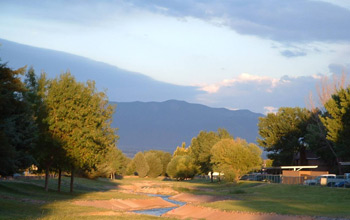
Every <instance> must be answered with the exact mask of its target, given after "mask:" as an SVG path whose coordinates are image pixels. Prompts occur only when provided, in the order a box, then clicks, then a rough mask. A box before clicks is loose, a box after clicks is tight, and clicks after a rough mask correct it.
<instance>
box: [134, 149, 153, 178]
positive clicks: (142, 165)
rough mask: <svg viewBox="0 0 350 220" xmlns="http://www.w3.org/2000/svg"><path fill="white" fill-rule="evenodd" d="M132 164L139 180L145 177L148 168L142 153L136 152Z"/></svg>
mask: <svg viewBox="0 0 350 220" xmlns="http://www.w3.org/2000/svg"><path fill="white" fill-rule="evenodd" d="M133 162H134V164H135V170H136V172H137V174H138V176H139V177H141V178H143V177H145V176H147V173H148V171H149V166H148V163H147V161H146V159H145V156H144V155H143V153H142V152H138V153H137V154H136V155H135V157H134V159H133Z"/></svg>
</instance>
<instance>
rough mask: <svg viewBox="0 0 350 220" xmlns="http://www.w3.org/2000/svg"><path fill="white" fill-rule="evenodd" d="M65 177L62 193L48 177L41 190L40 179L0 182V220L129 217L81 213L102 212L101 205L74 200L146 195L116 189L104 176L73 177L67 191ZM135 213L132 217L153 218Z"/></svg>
mask: <svg viewBox="0 0 350 220" xmlns="http://www.w3.org/2000/svg"><path fill="white" fill-rule="evenodd" d="M69 181H70V179H69V178H66V177H65V178H63V179H62V188H61V189H62V192H61V193H58V192H56V188H57V183H56V180H50V182H49V192H45V191H44V190H43V185H44V180H39V179H36V180H33V179H31V180H2V181H0V219H72V218H73V219H130V216H128V215H122V216H83V214H84V213H87V212H95V211H96V212H98V211H106V210H105V209H101V208H94V207H84V206H78V205H74V204H73V203H72V202H73V201H74V200H97V199H112V198H114V199H129V198H148V197H147V196H144V195H137V194H126V193H121V192H118V191H117V190H116V189H118V185H119V183H117V182H116V181H109V180H107V179H99V180H88V179H83V178H75V192H74V193H72V194H71V193H69ZM155 218H156V217H152V216H150V217H149V216H144V215H135V216H132V219H155Z"/></svg>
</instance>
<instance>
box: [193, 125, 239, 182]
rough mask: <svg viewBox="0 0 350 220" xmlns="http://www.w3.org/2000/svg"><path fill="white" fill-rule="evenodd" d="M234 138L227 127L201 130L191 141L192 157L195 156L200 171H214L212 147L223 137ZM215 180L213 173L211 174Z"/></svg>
mask: <svg viewBox="0 0 350 220" xmlns="http://www.w3.org/2000/svg"><path fill="white" fill-rule="evenodd" d="M226 138H231V139H232V138H233V137H232V136H231V135H230V134H229V133H228V132H227V130H225V129H218V131H217V132H213V131H211V132H206V131H201V132H200V133H199V134H198V136H197V137H194V138H193V139H192V141H191V157H193V158H194V160H195V163H196V165H198V166H199V168H200V172H202V173H205V174H207V173H208V172H211V173H212V172H213V163H212V162H211V157H212V154H211V149H212V147H213V146H214V145H215V144H216V143H217V142H219V141H220V140H221V139H226ZM211 181H213V175H211Z"/></svg>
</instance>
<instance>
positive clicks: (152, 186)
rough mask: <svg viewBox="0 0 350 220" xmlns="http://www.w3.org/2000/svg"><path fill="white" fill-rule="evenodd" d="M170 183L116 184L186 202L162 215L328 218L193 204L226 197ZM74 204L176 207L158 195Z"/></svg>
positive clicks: (120, 209) (114, 211) (121, 211)
mask: <svg viewBox="0 0 350 220" xmlns="http://www.w3.org/2000/svg"><path fill="white" fill-rule="evenodd" d="M171 186H172V185H171V183H170V184H169V183H155V182H152V181H142V182H134V183H133V184H132V185H122V186H119V187H118V191H120V192H126V193H147V194H163V195H174V196H172V197H170V199H173V200H177V201H182V202H187V204H186V205H184V206H181V207H178V208H176V209H173V210H171V211H169V212H168V213H166V214H164V215H162V216H163V217H174V218H178V219H207V220H211V219H213V220H221V219H234V220H241V219H242V220H328V218H321V217H320V218H317V217H310V216H289V215H277V214H268V213H248V212H228V211H221V210H217V209H212V208H208V207H200V206H196V205H198V204H200V203H208V202H215V201H220V200H226V199H229V198H228V197H225V196H210V195H193V194H189V193H180V194H178V192H176V191H174V190H173V189H172V188H171ZM74 204H77V205H83V206H94V207H99V208H105V209H107V210H106V211H103V212H90V213H85V214H84V215H91V216H102V215H104V216H118V215H130V217H131V219H132V215H133V214H135V213H131V212H128V211H133V210H142V209H152V208H167V207H176V205H174V204H172V203H170V202H167V201H165V200H163V199H162V198H160V197H152V198H150V199H125V200H121V199H112V200H94V201H85V200H84V201H75V202H74Z"/></svg>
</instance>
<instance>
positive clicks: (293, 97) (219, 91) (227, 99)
mask: <svg viewBox="0 0 350 220" xmlns="http://www.w3.org/2000/svg"><path fill="white" fill-rule="evenodd" d="M319 77H321V76H320V75H316V76H302V77H291V76H283V77H281V78H271V77H262V76H257V75H250V74H241V75H239V76H238V77H236V78H232V79H227V80H223V81H222V82H218V83H215V84H211V85H202V86H201V87H200V90H201V91H205V92H206V94H200V95H198V96H197V99H198V101H200V102H202V103H204V104H207V105H211V106H218V107H219V106H224V105H225V106H229V108H232V109H235V108H240V109H249V110H251V111H254V112H260V113H269V112H275V111H276V110H277V109H278V108H279V107H285V106H286V107H295V106H300V107H305V106H307V103H306V102H307V101H308V100H307V98H308V95H309V93H310V92H312V93H313V94H316V85H317V84H318V83H319Z"/></svg>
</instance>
